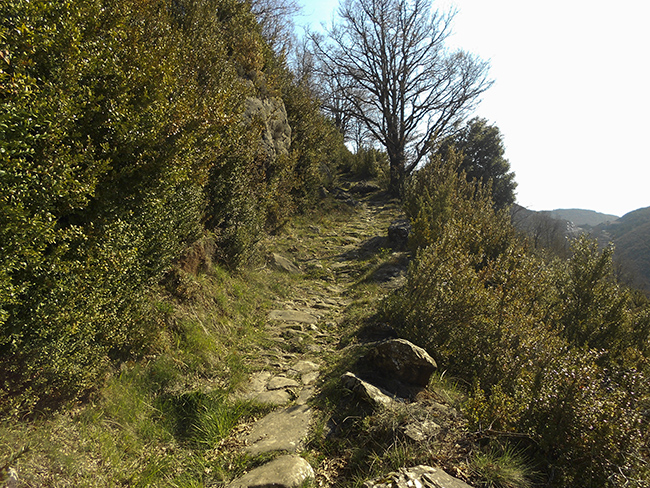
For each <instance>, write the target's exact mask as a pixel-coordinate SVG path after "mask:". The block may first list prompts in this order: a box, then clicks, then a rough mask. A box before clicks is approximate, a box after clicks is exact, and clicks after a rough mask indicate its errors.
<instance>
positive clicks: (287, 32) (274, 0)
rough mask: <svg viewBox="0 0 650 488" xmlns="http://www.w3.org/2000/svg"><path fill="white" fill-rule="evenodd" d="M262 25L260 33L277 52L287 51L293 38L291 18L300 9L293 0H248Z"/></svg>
mask: <svg viewBox="0 0 650 488" xmlns="http://www.w3.org/2000/svg"><path fill="white" fill-rule="evenodd" d="M249 1H250V5H251V11H252V12H253V13H254V14H255V16H256V17H257V20H258V21H259V23H260V25H261V26H262V35H263V36H264V38H265V39H266V40H267V41H268V42H269V44H270V45H271V47H273V49H274V50H275V51H276V52H278V53H281V52H285V53H286V52H287V51H288V50H289V49H290V48H291V45H292V43H293V39H294V22H293V19H294V17H295V16H296V14H298V13H299V12H300V10H301V7H300V5H298V3H297V2H296V1H295V0H249Z"/></svg>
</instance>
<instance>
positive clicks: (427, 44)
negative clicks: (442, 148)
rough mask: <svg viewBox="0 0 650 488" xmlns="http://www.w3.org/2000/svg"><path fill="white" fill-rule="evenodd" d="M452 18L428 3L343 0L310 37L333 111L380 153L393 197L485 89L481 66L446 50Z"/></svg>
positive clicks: (485, 66)
mask: <svg viewBox="0 0 650 488" xmlns="http://www.w3.org/2000/svg"><path fill="white" fill-rule="evenodd" d="M453 16H454V14H453V12H449V13H446V14H441V13H439V12H437V11H433V10H432V4H431V2H430V0H343V2H342V3H341V5H340V7H339V9H338V21H337V22H335V23H334V24H333V26H332V28H331V29H330V30H329V32H328V35H327V36H326V37H325V38H320V37H318V36H312V40H313V44H314V49H315V52H316V53H317V55H318V56H319V57H320V59H321V62H322V66H323V68H322V69H323V70H324V71H325V72H326V73H327V74H328V75H329V76H331V77H332V78H333V80H335V84H336V86H335V90H334V93H335V95H336V96H338V97H340V98H341V99H342V100H343V101H344V102H345V103H339V104H338V106H339V107H340V108H341V109H342V110H344V111H346V112H348V113H349V114H350V115H351V116H353V117H354V118H356V119H357V120H359V121H361V122H362V123H363V125H365V127H366V128H367V129H368V131H369V132H370V134H372V136H373V137H374V138H375V139H376V140H377V141H378V142H379V143H380V144H382V145H383V146H384V147H385V148H386V151H387V153H388V156H389V159H390V167H391V182H390V186H391V190H392V191H393V192H398V191H400V190H401V187H402V184H403V181H404V177H405V176H406V175H408V174H410V173H411V172H412V171H413V170H414V169H415V167H416V166H417V165H418V163H420V161H422V158H424V156H425V155H426V154H427V153H429V152H430V150H431V149H432V147H433V145H434V144H435V143H436V142H438V141H439V140H440V139H441V138H442V137H444V136H445V135H447V134H449V133H450V131H451V129H453V128H454V126H456V125H457V124H458V123H460V122H461V121H462V120H463V118H464V117H465V116H466V115H467V114H468V113H469V112H470V111H471V110H472V109H473V108H474V106H475V104H476V102H477V101H478V97H479V96H480V95H481V93H483V92H484V91H485V90H486V89H487V88H488V87H489V86H490V85H491V82H490V81H489V80H488V78H487V72H488V64H487V63H486V62H484V61H482V60H480V59H479V58H477V57H476V56H473V55H471V54H469V53H466V52H464V51H454V52H451V51H449V50H448V49H447V48H446V45H445V41H446V39H447V37H448V36H449V34H450V26H451V21H452V19H453Z"/></svg>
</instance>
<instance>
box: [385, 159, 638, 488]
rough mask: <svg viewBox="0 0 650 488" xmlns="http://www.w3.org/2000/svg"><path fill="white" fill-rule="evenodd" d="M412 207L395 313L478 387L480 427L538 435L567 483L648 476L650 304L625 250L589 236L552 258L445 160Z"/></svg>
mask: <svg viewBox="0 0 650 488" xmlns="http://www.w3.org/2000/svg"><path fill="white" fill-rule="evenodd" d="M461 176H462V175H461ZM406 208H407V212H408V214H409V215H410V216H411V219H412V222H413V228H414V235H413V238H412V241H411V244H412V246H413V248H414V249H415V250H416V251H417V258H416V259H415V261H414V262H413V263H412V265H411V268H410V269H409V273H408V279H407V282H406V284H405V285H404V286H403V288H401V289H399V290H397V291H396V292H395V293H394V294H393V295H392V296H390V297H388V298H387V299H386V300H385V301H384V303H383V304H382V315H383V317H384V318H385V319H387V320H388V321H390V322H391V324H392V325H393V327H395V328H396V329H397V330H398V332H400V334H401V335H403V336H404V337H406V338H408V339H411V340H413V341H414V342H416V343H418V344H420V345H422V346H423V347H425V348H427V349H428V350H429V352H430V353H431V354H432V355H433V356H434V357H435V358H436V360H437V361H438V362H439V364H441V365H443V367H444V368H445V369H447V370H448V371H449V372H450V373H451V374H452V375H455V376H457V377H460V378H463V379H464V380H465V381H466V382H467V383H468V384H470V385H473V387H472V390H471V394H470V398H469V400H468V402H467V405H466V413H467V415H468V417H469V418H470V420H471V421H472V423H473V425H474V427H475V428H477V429H479V430H488V431H490V430H496V431H506V432H512V431H515V432H519V433H521V434H524V435H528V436H530V437H531V438H532V439H534V440H535V441H536V442H537V444H538V446H539V448H540V450H541V451H542V452H543V453H544V455H545V457H546V460H547V462H548V463H549V466H552V468H549V469H555V470H557V475H556V481H555V482H556V483H558V486H565V485H566V484H573V485H576V486H618V485H620V484H621V483H623V482H627V483H633V480H634V479H643V478H644V476H647V475H648V470H647V466H648V464H647V454H646V453H645V451H644V449H645V448H644V446H646V445H647V442H648V440H649V438H648V419H647V416H646V415H645V414H644V412H645V411H646V409H647V406H648V402H649V400H650V390H649V388H648V386H647V375H648V372H650V369H649V368H648V357H647V356H646V355H645V354H647V344H648V339H649V337H648V334H647V332H648V329H647V327H646V326H645V324H646V322H645V319H646V317H647V310H648V309H647V307H644V306H643V305H641V306H639V305H633V304H632V302H631V299H630V295H629V293H628V292H627V291H626V290H624V289H622V288H621V287H619V286H618V285H617V284H616V283H615V282H614V280H613V279H612V276H613V270H612V266H611V250H609V249H606V250H604V251H599V250H598V248H597V246H596V244H595V243H591V242H590V241H588V240H587V239H586V238H581V239H579V240H577V241H576V242H574V243H573V248H572V256H571V258H570V259H568V260H560V259H555V260H544V259H542V257H541V256H540V255H539V254H538V253H534V252H531V251H530V250H529V249H528V248H527V247H526V244H525V243H524V242H521V241H519V240H518V239H517V237H516V234H515V233H514V231H513V230H512V227H511V226H510V225H509V223H508V221H507V216H506V215H505V214H503V213H501V212H495V211H494V210H493V208H492V205H491V202H490V199H489V198H488V197H487V195H485V193H484V192H483V189H482V188H481V187H480V186H476V185H470V184H468V183H467V181H466V180H465V178H462V177H459V175H458V173H457V172H456V171H455V170H454V168H453V167H445V166H444V165H442V164H440V163H439V161H437V160H434V161H433V162H432V163H430V166H428V167H425V168H424V169H423V170H421V171H420V172H419V173H418V174H416V175H415V177H414V181H413V183H411V185H410V186H409V187H408V189H407V192H406ZM612 419H617V420H616V421H615V422H613V421H612ZM638 486H642V484H639V485H638Z"/></svg>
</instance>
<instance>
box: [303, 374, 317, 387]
mask: <svg viewBox="0 0 650 488" xmlns="http://www.w3.org/2000/svg"><path fill="white" fill-rule="evenodd" d="M317 379H318V371H311V372H309V373H305V374H303V375H302V376H301V377H300V381H302V384H303V385H312V384H314V383H316V380H317Z"/></svg>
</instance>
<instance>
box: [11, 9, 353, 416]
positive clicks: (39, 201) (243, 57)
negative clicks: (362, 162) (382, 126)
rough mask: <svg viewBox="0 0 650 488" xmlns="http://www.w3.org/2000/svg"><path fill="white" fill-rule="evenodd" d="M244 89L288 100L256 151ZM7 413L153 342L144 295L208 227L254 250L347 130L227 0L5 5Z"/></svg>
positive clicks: (73, 392) (236, 248)
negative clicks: (268, 146)
mask: <svg viewBox="0 0 650 488" xmlns="http://www.w3.org/2000/svg"><path fill="white" fill-rule="evenodd" d="M248 97H260V98H269V97H276V98H280V99H284V100H285V101H286V102H287V103H286V105H287V107H286V108H287V116H288V118H289V120H290V123H291V124H292V125H293V130H294V132H293V145H292V149H291V151H290V152H289V153H288V154H286V155H284V156H283V157H276V158H269V157H267V156H266V155H265V154H264V153H263V152H262V151H260V150H259V140H260V134H261V131H262V130H263V128H262V125H263V124H262V123H261V122H260V121H257V120H254V121H252V123H250V124H245V123H243V122H242V120H243V118H242V114H243V112H244V110H245V101H246V99H247V98H248ZM0 104H1V108H0V133H1V137H0V363H1V364H2V374H0V377H1V380H0V381H2V387H1V389H0V390H1V391H2V393H1V396H0V410H2V411H4V412H24V411H33V410H35V409H41V408H45V407H47V406H49V405H50V404H57V403H59V402H60V401H62V400H68V399H72V398H76V397H77V396H78V395H79V394H81V393H83V392H84V391H87V390H88V389H89V388H91V387H93V386H95V385H97V383H98V380H99V379H100V378H101V377H102V375H103V374H104V372H105V371H106V368H107V367H108V366H109V365H111V364H113V363H115V362H116V361H121V360H123V359H125V358H127V357H131V356H133V355H134V354H135V355H137V354H141V353H143V352H145V351H146V350H148V349H151V347H153V345H155V343H156V336H157V335H158V333H159V331H160V324H158V321H157V319H156V314H155V313H152V311H151V310H149V308H150V306H149V305H148V303H149V301H148V300H147V299H146V298H147V296H148V295H149V294H150V293H151V290H152V288H153V287H155V286H156V284H157V283H158V282H159V281H160V279H161V277H162V276H163V275H164V273H165V272H166V271H167V270H168V269H169V268H170V266H171V264H172V263H173V261H174V260H175V259H177V258H178V256H179V254H180V253H181V251H182V250H183V249H184V248H185V247H186V246H187V245H188V244H189V243H191V242H192V241H194V240H195V239H197V238H198V237H199V236H200V235H201V234H203V233H205V232H211V233H213V234H214V235H215V237H216V240H217V242H218V243H219V256H220V257H221V258H222V259H223V260H224V261H226V262H228V263H231V264H237V263H239V262H241V261H243V260H245V259H247V258H248V257H249V256H250V255H251V252H252V249H253V246H254V243H255V242H256V241H257V240H258V239H259V236H260V233H261V232H263V231H264V230H265V229H268V228H269V227H271V226H273V225H277V222H278V221H280V220H281V219H282V218H283V215H286V214H288V213H289V212H291V211H292V210H294V209H295V208H297V207H299V206H300V205H303V202H304V201H305V198H306V196H307V195H308V194H309V192H310V190H311V189H313V188H314V187H315V186H316V185H317V184H319V181H318V180H319V177H320V173H319V168H320V167H321V165H322V164H323V163H324V162H325V161H327V160H328V158H329V155H330V154H331V153H334V152H335V151H337V150H338V147H337V146H338V145H339V144H340V136H338V135H337V134H336V133H335V131H333V130H332V128H331V126H330V125H329V124H328V123H327V121H325V120H324V119H323V117H322V116H320V114H319V112H318V104H317V103H316V102H315V101H314V100H313V99H311V98H310V97H309V95H308V92H307V91H306V90H304V89H301V87H300V85H299V84H297V82H295V81H294V80H293V77H292V76H291V74H290V72H289V71H288V69H287V68H286V66H285V63H284V61H283V60H282V59H281V58H279V57H278V55H276V54H275V53H274V52H273V50H272V49H271V48H270V47H269V46H268V44H267V43H266V41H265V40H264V38H263V36H262V33H261V29H260V27H259V25H258V23H257V20H256V18H255V16H254V15H253V14H252V13H251V12H250V6H249V5H248V4H247V3H245V2H240V1H238V0H196V1H189V0H187V1H183V0H174V1H168V0H148V1H145V2H129V1H126V0H80V1H71V0H63V1H59V0H57V1H50V0H45V1H39V2H32V1H29V0H2V2H0Z"/></svg>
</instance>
